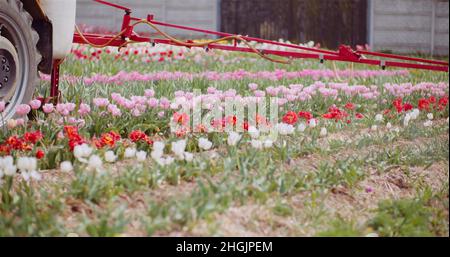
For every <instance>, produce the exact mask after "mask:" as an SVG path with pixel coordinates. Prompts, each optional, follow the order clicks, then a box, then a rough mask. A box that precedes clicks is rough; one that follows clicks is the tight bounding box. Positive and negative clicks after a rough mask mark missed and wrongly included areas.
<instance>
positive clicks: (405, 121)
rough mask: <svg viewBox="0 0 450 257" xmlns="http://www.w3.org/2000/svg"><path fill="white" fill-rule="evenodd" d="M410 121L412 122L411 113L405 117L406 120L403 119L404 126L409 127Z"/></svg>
mask: <svg viewBox="0 0 450 257" xmlns="http://www.w3.org/2000/svg"><path fill="white" fill-rule="evenodd" d="M410 120H411V115H409V113H407V114H406V115H405V118H404V119H403V126H404V127H408V125H409V121H410Z"/></svg>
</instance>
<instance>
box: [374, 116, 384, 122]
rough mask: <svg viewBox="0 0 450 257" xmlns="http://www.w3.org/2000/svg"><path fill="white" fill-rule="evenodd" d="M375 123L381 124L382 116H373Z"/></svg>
mask: <svg viewBox="0 0 450 257" xmlns="http://www.w3.org/2000/svg"><path fill="white" fill-rule="evenodd" d="M375 121H377V122H382V121H383V115H382V114H377V115H375Z"/></svg>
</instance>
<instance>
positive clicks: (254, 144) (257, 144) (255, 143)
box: [251, 139, 263, 149]
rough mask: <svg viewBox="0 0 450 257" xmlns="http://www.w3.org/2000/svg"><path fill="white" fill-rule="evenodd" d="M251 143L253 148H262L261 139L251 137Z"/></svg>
mask: <svg viewBox="0 0 450 257" xmlns="http://www.w3.org/2000/svg"><path fill="white" fill-rule="evenodd" d="M251 144H252V147H253V148H255V149H262V148H263V142H262V141H259V140H255V139H253V140H252V141H251Z"/></svg>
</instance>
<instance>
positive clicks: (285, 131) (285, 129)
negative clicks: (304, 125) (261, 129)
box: [276, 123, 295, 135]
mask: <svg viewBox="0 0 450 257" xmlns="http://www.w3.org/2000/svg"><path fill="white" fill-rule="evenodd" d="M276 128H277V131H278V133H280V134H281V135H291V134H294V132H295V127H294V126H292V125H290V124H286V123H279V124H277V127H276Z"/></svg>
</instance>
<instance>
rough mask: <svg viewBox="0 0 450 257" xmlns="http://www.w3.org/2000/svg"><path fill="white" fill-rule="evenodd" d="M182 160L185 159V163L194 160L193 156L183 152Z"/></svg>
mask: <svg viewBox="0 0 450 257" xmlns="http://www.w3.org/2000/svg"><path fill="white" fill-rule="evenodd" d="M184 159H185V160H186V161H187V162H191V161H192V160H194V155H193V154H192V153H189V152H185V153H184Z"/></svg>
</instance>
